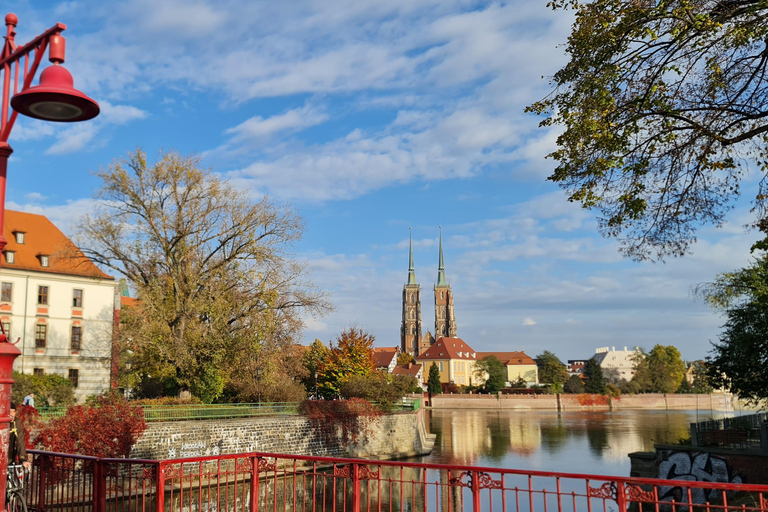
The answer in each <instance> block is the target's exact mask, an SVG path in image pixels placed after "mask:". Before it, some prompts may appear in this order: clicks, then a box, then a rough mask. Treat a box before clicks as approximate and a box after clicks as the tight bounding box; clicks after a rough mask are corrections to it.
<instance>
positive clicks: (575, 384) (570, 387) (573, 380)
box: [563, 375, 585, 393]
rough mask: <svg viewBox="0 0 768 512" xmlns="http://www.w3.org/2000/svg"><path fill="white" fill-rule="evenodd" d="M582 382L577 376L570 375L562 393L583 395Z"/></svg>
mask: <svg viewBox="0 0 768 512" xmlns="http://www.w3.org/2000/svg"><path fill="white" fill-rule="evenodd" d="M584 391H585V387H584V381H583V380H582V379H581V377H579V376H578V375H571V376H570V377H569V378H568V380H567V381H565V384H563V392H564V393H584Z"/></svg>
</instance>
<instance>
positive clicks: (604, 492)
mask: <svg viewBox="0 0 768 512" xmlns="http://www.w3.org/2000/svg"><path fill="white" fill-rule="evenodd" d="M587 495H588V496H589V497H590V498H601V499H607V500H613V501H617V500H616V496H617V495H618V493H617V491H616V482H606V483H604V484H603V485H601V486H600V487H592V486H591V485H590V486H588V490H587Z"/></svg>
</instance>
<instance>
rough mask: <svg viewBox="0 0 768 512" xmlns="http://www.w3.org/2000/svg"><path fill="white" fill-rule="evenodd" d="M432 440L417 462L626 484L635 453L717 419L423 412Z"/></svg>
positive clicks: (645, 413)
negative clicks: (589, 476) (581, 476)
mask: <svg viewBox="0 0 768 512" xmlns="http://www.w3.org/2000/svg"><path fill="white" fill-rule="evenodd" d="M426 414H427V422H428V425H429V430H430V432H431V433H433V434H437V439H436V441H435V447H434V450H433V451H432V453H431V454H430V455H428V456H426V457H423V458H421V459H420V462H429V463H440V464H457V465H474V466H485V467H493V468H508V469H522V470H536V471H554V472H563V473H588V474H595V475H614V476H629V471H630V460H629V457H628V456H627V455H628V454H629V453H631V452H636V451H653V445H654V443H676V442H677V441H678V440H679V439H681V438H687V437H689V436H690V434H689V432H690V423H692V422H696V421H697V420H698V421H704V420H706V419H709V418H711V417H713V416H714V418H721V417H723V413H718V412H717V411H715V412H714V415H713V414H711V413H710V411H709V410H707V411H706V412H702V411H698V412H697V411H664V410H660V411H658V410H619V411H579V412H575V411H569V412H557V411H519V410H517V411H486V410H467V409H462V410H427V411H426Z"/></svg>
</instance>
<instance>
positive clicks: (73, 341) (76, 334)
mask: <svg viewBox="0 0 768 512" xmlns="http://www.w3.org/2000/svg"><path fill="white" fill-rule="evenodd" d="M6 326H7V328H6ZM3 327H4V328H6V331H5V332H6V334H7V335H8V337H9V338H10V336H11V335H10V331H11V326H10V324H7V323H3ZM69 340H70V348H71V349H72V350H80V345H81V342H82V341H83V328H82V327H81V326H79V325H73V326H72V330H71V334H70V338H69ZM47 344H48V326H47V325H46V324H37V325H36V326H35V348H45V347H46V345H47Z"/></svg>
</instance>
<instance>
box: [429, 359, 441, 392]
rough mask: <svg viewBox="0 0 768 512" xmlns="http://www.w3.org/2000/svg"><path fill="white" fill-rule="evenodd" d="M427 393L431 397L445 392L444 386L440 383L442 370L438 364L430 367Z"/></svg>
mask: <svg viewBox="0 0 768 512" xmlns="http://www.w3.org/2000/svg"><path fill="white" fill-rule="evenodd" d="M427 392H428V393H429V394H430V395H437V394H440V393H442V392H443V386H442V384H441V383H440V369H439V368H438V367H437V363H434V362H433V363H432V364H431V365H430V367H429V376H428V377H427Z"/></svg>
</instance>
